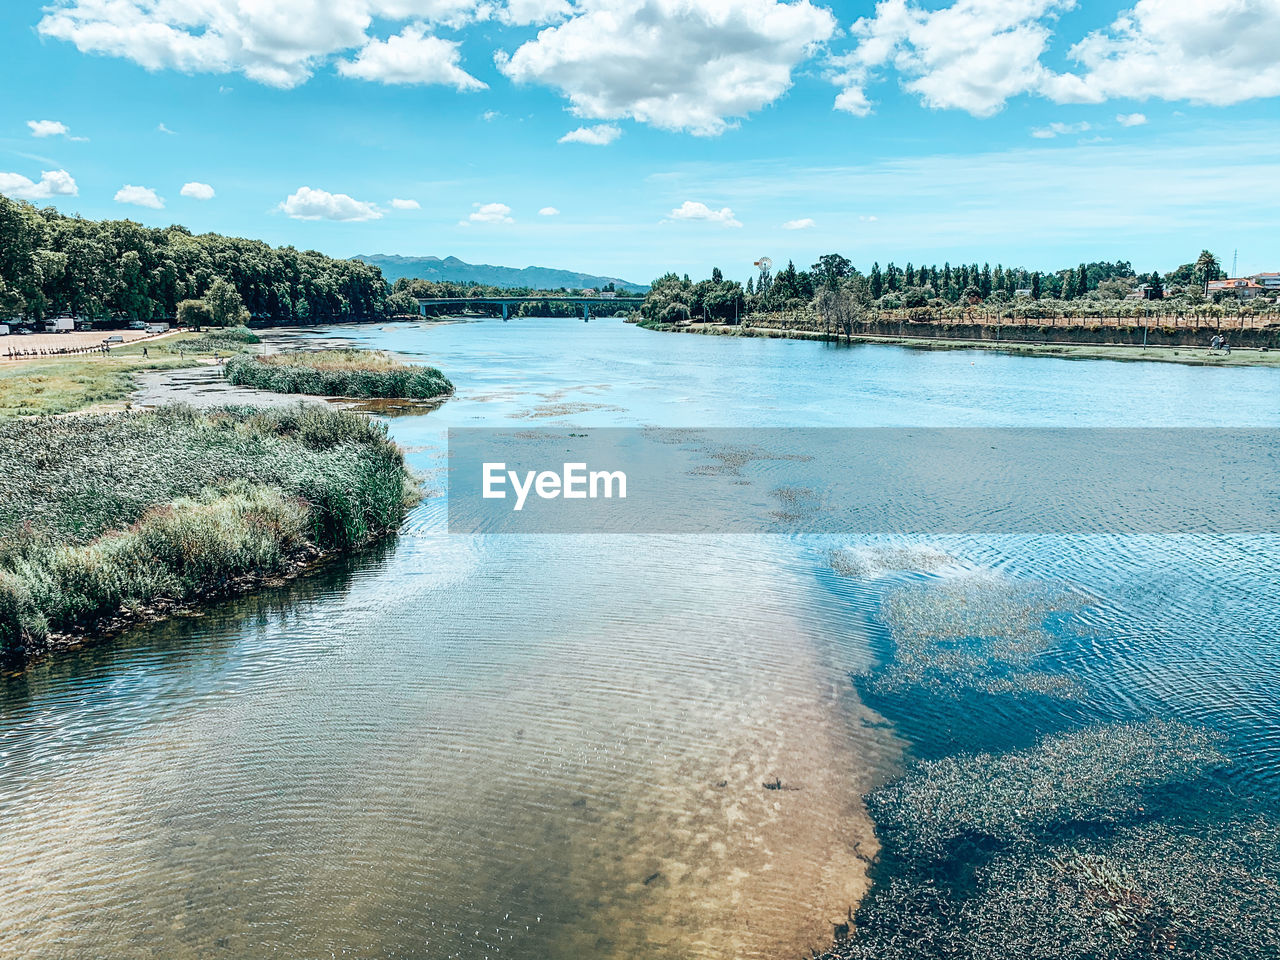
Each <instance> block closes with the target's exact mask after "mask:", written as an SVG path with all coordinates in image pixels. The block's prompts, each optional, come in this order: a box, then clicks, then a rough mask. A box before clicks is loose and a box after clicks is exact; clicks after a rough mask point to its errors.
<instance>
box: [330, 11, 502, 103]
mask: <svg viewBox="0 0 1280 960" xmlns="http://www.w3.org/2000/svg"><path fill="white" fill-rule="evenodd" d="M458 46H459V44H458V43H457V41H454V40H442V39H441V38H440V37H435V36H432V35H431V34H429V33H427V27H426V25H425V24H422V23H415V24H411V25H409V26H407V27H405V28H404V29H403V30H401V31H400V33H399V34H397V35H396V36H394V37H389V38H388V39H386V40H370V41H369V42H368V43H367V44H365V45H364V47H363V49H361V51H360V52H359V54H357V55H356V58H355V59H354V60H340V61H338V73H340V74H342V75H343V76H344V77H357V78H359V79H361V80H376V81H378V82H379V83H416V84H429V83H441V84H445V85H446V86H450V87H453V88H454V89H456V90H484V89H486V88H487V87H488V84H486V83H483V82H481V81H480V80H477V79H476V78H475V77H473V76H471V74H469V73H467V72H466V71H465V70H463V69H462V67H460V66H458V64H459V62H460V61H461V59H462V55H461V54H460V53H459V52H458Z"/></svg>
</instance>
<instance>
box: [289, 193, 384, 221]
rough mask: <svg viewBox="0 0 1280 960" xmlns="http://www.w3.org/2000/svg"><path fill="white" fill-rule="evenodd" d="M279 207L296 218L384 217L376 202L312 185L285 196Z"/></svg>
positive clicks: (342, 219) (353, 218)
mask: <svg viewBox="0 0 1280 960" xmlns="http://www.w3.org/2000/svg"><path fill="white" fill-rule="evenodd" d="M279 209H280V210H281V211H283V212H284V213H286V214H288V215H289V216H290V217H292V218H293V219H294V220H338V221H342V222H352V221H360V220H378V219H381V217H382V211H381V210H379V209H378V207H377V205H376V204H373V203H368V202H366V201H363V200H356V199H354V198H353V197H350V196H348V195H347V194H345V193H329V192H328V191H327V190H313V189H312V188H311V187H299V188H298V189H297V190H296V191H294V192H293V193H291V194H290V195H289V196H288V197H286V198H285V200H284V202H283V203H281V204H280V207H279Z"/></svg>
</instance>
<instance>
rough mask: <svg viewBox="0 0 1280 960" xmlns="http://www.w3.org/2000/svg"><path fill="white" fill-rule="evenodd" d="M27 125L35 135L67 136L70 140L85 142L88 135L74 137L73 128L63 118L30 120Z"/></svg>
mask: <svg viewBox="0 0 1280 960" xmlns="http://www.w3.org/2000/svg"><path fill="white" fill-rule="evenodd" d="M27 126H28V127H30V128H31V135H32V136H33V137H66V138H67V139H68V140H77V141H80V142H83V141H85V140H88V139H89V138H88V137H73V136H72V135H71V128H70V127H68V126H67V125H66V124H65V123H63V122H62V121H61V120H28V121H27Z"/></svg>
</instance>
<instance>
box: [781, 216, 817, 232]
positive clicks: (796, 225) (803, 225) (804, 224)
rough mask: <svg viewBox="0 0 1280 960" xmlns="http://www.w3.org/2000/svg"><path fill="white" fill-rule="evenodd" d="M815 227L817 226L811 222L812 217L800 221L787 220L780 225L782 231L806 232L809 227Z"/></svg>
mask: <svg viewBox="0 0 1280 960" xmlns="http://www.w3.org/2000/svg"><path fill="white" fill-rule="evenodd" d="M815 226H817V224H815V223H814V222H813V218H812V217H803V218H801V219H800V220H788V221H787V222H786V223H784V224H783V225H782V229H783V230H808V229H809V228H810V227H815Z"/></svg>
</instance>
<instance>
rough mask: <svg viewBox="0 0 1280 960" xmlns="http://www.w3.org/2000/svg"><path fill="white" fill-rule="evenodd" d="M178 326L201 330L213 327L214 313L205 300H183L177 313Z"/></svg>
mask: <svg viewBox="0 0 1280 960" xmlns="http://www.w3.org/2000/svg"><path fill="white" fill-rule="evenodd" d="M175 315H176V317H177V320H178V326H180V327H189V328H191V329H192V330H199V329H200V328H201V327H208V326H212V325H213V312H212V311H211V310H210V309H209V305H208V304H207V303H205V302H204V301H203V300H183V301H182V302H180V303H179V304H178V307H177V311H176V313H175Z"/></svg>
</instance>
